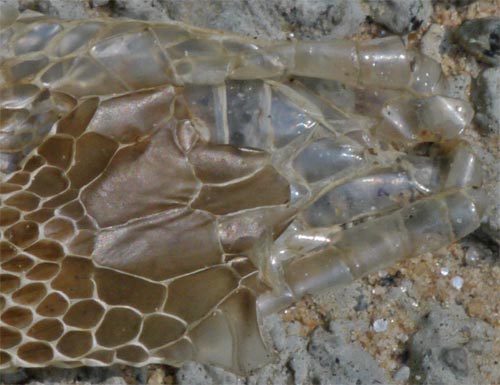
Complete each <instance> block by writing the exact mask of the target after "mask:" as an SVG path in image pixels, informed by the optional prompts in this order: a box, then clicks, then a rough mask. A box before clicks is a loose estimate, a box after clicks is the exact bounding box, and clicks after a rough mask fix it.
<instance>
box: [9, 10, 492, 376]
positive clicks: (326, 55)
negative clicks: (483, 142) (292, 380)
mask: <svg viewBox="0 0 500 385" xmlns="http://www.w3.org/2000/svg"><path fill="white" fill-rule="evenodd" d="M0 22H1V31H0V34H1V40H2V46H1V48H0V57H1V61H2V62H1V67H0V84H1V85H0V87H1V89H0V108H1V110H0V114H1V115H0V118H1V119H0V120H1V128H0V168H1V172H2V174H1V175H2V185H1V186H2V189H1V199H2V200H1V202H2V204H1V208H0V225H1V229H2V239H1V258H2V260H1V262H2V265H1V267H2V271H1V297H0V300H1V301H0V307H1V309H2V310H1V311H2V314H1V317H0V322H1V326H0V332H1V342H0V348H1V353H0V363H1V366H2V367H3V368H5V367H10V366H23V367H37V366H47V365H56V366H70V367H72V366H79V365H91V366H103V365H110V364H113V363H124V364H128V365H136V366H138V365H144V364H147V363H168V364H171V365H177V366H178V365H181V364H182V363H183V362H184V361H186V360H196V361H199V362H202V363H210V364H215V365H218V366H221V367H224V368H226V369H229V370H232V371H235V372H238V373H245V372H248V371H249V370H252V369H254V368H256V367H259V366H261V365H263V364H265V363H266V362H268V361H269V360H270V357H271V356H270V355H269V353H268V350H267V348H266V345H265V343H264V342H263V340H262V337H261V332H260V319H261V317H263V316H264V315H266V314H269V313H272V312H276V311H279V310H281V309H283V308H285V307H287V306H290V305H292V304H293V303H294V302H295V301H297V300H298V299H300V298H302V297H303V296H304V295H307V294H314V293H317V292H319V291H320V290H323V289H325V288H328V287H332V286H337V285H343V284H346V283H349V282H351V281H352V280H354V279H357V278H358V277H361V276H363V275H365V274H367V273H369V272H371V271H374V270H377V269H380V268H382V267H384V266H387V265H389V264H392V263H394V262H395V261H397V260H398V259H402V258H409V257H412V256H416V255H419V254H421V253H424V252H427V251H433V250H436V249H438V248H440V247H443V246H446V245H448V244H450V243H452V242H454V241H455V240H458V239H460V238H461V237H463V236H465V235H467V234H469V233H470V232H472V231H473V230H475V229H476V228H477V227H478V226H479V224H480V220H481V216H482V215H483V211H484V207H485V197H484V193H483V191H482V189H481V186H482V184H483V177H482V171H481V165H480V164H479V161H478V159H477V157H476V155H475V154H474V153H473V151H472V150H471V148H470V146H469V144H468V143H467V142H466V141H464V140H462V139H461V135H462V133H463V131H464V129H465V127H466V126H467V125H468V124H469V123H470V121H471V119H472V116H473V110H472V108H471V107H470V106H469V104H468V103H467V102H464V101H461V100H457V99H452V98H449V97H446V96H443V95H442V94H443V92H444V91H443V90H444V89H445V87H446V79H445V78H444V77H443V75H442V73H441V70H440V67H439V65H438V64H437V63H435V62H434V61H432V60H431V59H429V58H427V57H425V56H424V55H422V54H420V53H419V52H416V51H411V50H410V51H409V50H406V49H405V47H404V44H403V42H402V40H401V39H400V38H399V37H388V38H382V39H374V40H368V41H360V42H350V41H343V40H338V41H321V42H312V41H286V42H269V41H255V40H252V39H247V38H245V37H241V36H236V35H231V34H226V33H221V32H216V31H209V30H203V29H198V28H194V27H189V26H186V25H184V24H180V23H176V22H172V23H153V22H144V21H133V20H115V19H95V20H78V21H66V20H57V19H51V18H47V17H45V16H43V15H40V14H36V13H33V12H25V13H22V14H20V15H19V14H18V13H17V11H15V10H13V9H11V8H2V12H1V20H0Z"/></svg>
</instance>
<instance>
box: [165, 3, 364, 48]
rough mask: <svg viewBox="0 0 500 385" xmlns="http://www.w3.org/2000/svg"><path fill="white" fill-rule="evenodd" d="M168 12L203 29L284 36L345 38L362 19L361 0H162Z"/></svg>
mask: <svg viewBox="0 0 500 385" xmlns="http://www.w3.org/2000/svg"><path fill="white" fill-rule="evenodd" d="M163 4H164V6H165V8H166V10H167V12H168V14H169V15H170V16H171V17H172V18H173V19H175V20H181V21H184V22H187V23H190V24H195V25H198V26H201V27H206V28H215V29H223V30H229V31H233V32H238V33H243V34H245V35H249V36H254V37H260V38H274V39H284V38H286V37H287V36H288V35H289V34H290V33H293V34H294V35H295V36H296V37H301V38H304V37H306V38H321V37H323V36H328V37H339V38H340V37H345V36H350V35H352V34H354V33H355V32H357V30H358V28H359V25H360V24H361V23H362V22H363V21H364V19H365V16H366V15H365V13H364V10H363V8H362V7H361V2H360V0H307V1H306V0H276V1H270V2H267V1H213V2H200V1H197V0H164V1H163Z"/></svg>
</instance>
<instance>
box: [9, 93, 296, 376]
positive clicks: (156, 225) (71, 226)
mask: <svg viewBox="0 0 500 385" xmlns="http://www.w3.org/2000/svg"><path fill="white" fill-rule="evenodd" d="M173 100H174V95H173V94H172V89H169V88H167V89H159V90H154V91H145V92H142V93H137V94H133V95H125V96H119V97H116V98H111V99H108V100H107V101H106V102H103V103H99V101H98V99H97V98H91V99H87V100H84V101H82V102H81V103H80V104H79V105H78V106H77V107H76V108H75V109H74V110H73V111H71V112H70V113H69V114H67V115H66V116H65V117H64V118H62V119H61V120H60V121H59V122H58V125H57V133H56V134H54V135H49V136H48V137H46V138H45V140H44V141H43V142H42V143H41V144H40V145H39V147H38V148H37V151H36V153H34V154H33V155H32V156H31V157H30V158H29V159H27V160H26V163H25V166H24V171H23V172H17V173H16V174H14V176H12V177H11V179H10V182H9V183H10V184H9V185H7V187H4V191H3V193H5V194H9V195H8V198H7V199H6V200H5V204H6V206H5V207H2V226H3V227H2V229H3V234H4V238H5V241H2V246H1V247H2V260H3V259H5V261H4V262H2V268H3V269H4V270H5V273H4V274H2V275H1V276H0V279H1V282H2V293H3V294H5V295H8V296H9V297H10V298H11V300H12V301H13V302H14V303H16V304H17V305H15V306H7V308H6V309H5V310H3V312H2V321H3V322H4V324H6V325H7V326H5V327H2V328H1V329H0V330H1V333H2V340H3V343H2V346H1V347H2V349H14V351H15V354H16V355H17V357H19V359H21V360H23V361H24V362H26V363H27V364H29V365H35V366H36V365H42V364H45V363H50V362H51V360H53V359H54V357H55V356H56V355H57V357H65V358H64V359H63V362H62V363H65V364H66V365H67V366H74V365H75V363H76V362H75V361H74V360H77V361H80V362H82V360H85V359H88V360H90V361H85V362H89V363H90V362H92V363H94V364H95V363H99V364H102V365H106V364H110V363H111V362H114V361H116V360H121V361H122V362H126V363H129V364H140V363H141V362H145V361H146V360H148V359H149V358H150V357H151V356H153V357H156V358H157V359H158V360H163V361H167V362H170V363H172V364H176V363H180V362H182V361H184V360H186V359H188V358H194V357H200V359H209V357H208V356H207V357H205V355H206V354H208V353H205V352H204V351H203V349H202V348H200V347H201V346H204V345H206V344H209V345H210V344H211V342H210V341H207V340H206V338H208V337H207V336H206V334H207V332H206V330H208V329H210V328H212V327H214V326H215V327H217V328H218V330H219V331H220V333H222V335H225V334H224V333H226V334H227V333H231V332H230V330H233V331H235V332H236V333H239V335H237V336H235V338H241V339H244V338H246V335H245V332H244V331H243V330H244V328H245V327H246V326H245V325H246V323H247V322H252V321H250V320H251V319H252V318H251V317H252V315H251V314H248V317H250V318H249V319H248V320H247V319H246V317H242V318H241V319H238V320H236V319H229V318H226V315H225V314H226V313H225V312H224V309H225V308H227V311H228V313H232V312H233V310H235V309H236V311H243V310H244V309H243V308H242V304H241V299H242V298H245V300H244V301H243V303H245V302H247V305H248V304H249V303H251V302H252V301H253V304H250V306H249V307H250V308H254V307H255V306H254V302H255V295H256V292H255V291H253V290H252V291H251V290H248V289H244V286H240V285H241V284H242V283H243V281H242V280H241V277H242V276H243V275H247V274H249V273H251V272H254V271H255V268H254V267H253V265H252V264H249V263H247V264H246V265H245V263H244V261H245V260H246V258H245V257H242V256H240V257H239V259H240V262H238V263H233V264H232V265H224V263H225V261H226V260H227V259H228V258H227V257H226V256H225V252H224V250H223V249H222V247H221V244H220V243H219V240H218V237H217V233H218V229H217V223H216V220H217V216H219V215H224V214H230V213H233V212H237V211H239V210H242V209H247V208H252V207H258V206H261V205H266V204H268V205H269V204H273V205H279V204H282V203H286V202H287V200H288V196H289V188H288V183H287V182H286V181H285V180H284V179H283V178H282V177H280V176H279V175H278V174H277V173H276V171H275V170H274V169H273V168H272V167H271V166H269V156H268V155H267V154H265V153H263V152H260V151H253V150H252V151H246V152H244V153H243V152H242V151H241V150H239V149H236V148H233V147H231V146H227V145H219V146H218V145H213V144H208V143H205V142H204V141H203V140H202V139H201V138H200V137H199V136H198V135H197V133H196V132H194V131H193V129H192V127H191V126H190V125H189V124H188V123H187V121H186V118H187V117H186V116H185V115H184V114H185V113H186V111H187V109H185V108H184V107H183V106H182V103H179V102H177V106H178V108H179V111H178V112H177V113H176V115H177V116H176V118H173V117H171V118H170V119H165V115H164V111H162V112H161V113H158V112H157V111H159V110H158V108H159V107H163V108H165V107H168V106H169V105H170V103H172V101H173ZM141 101H142V102H146V101H147V102H149V104H147V103H144V105H147V106H149V107H147V108H146V110H145V111H144V114H145V116H147V119H148V121H146V123H144V122H139V121H138V122H127V121H126V120H124V122H123V125H122V126H119V125H116V124H114V125H113V126H109V123H108V122H109V120H108V119H109V115H110V114H112V113H113V112H114V111H116V110H119V109H120V108H124V106H126V104H127V103H131V102H134V103H139V102H141ZM148 108H149V109H148ZM181 111H184V112H181ZM160 122H161V126H162V128H161V129H158V128H155V127H156V125H157V124H160ZM236 159H238V161H236ZM221 160H222V161H224V162H225V163H226V164H228V165H232V166H231V167H226V168H224V169H223V171H222V172H220V171H219V170H220V168H219V167H218V165H217V163H218V162H220V161H221ZM213 162H214V163H213ZM234 164H236V165H237V166H233V165H234ZM146 165H147V167H146ZM242 177H243V179H242V180H240V181H237V182H234V183H233V182H232V180H234V179H239V178H242ZM174 179H175V180H176V183H172V180H174ZM146 180H147V181H148V183H145V181H146ZM206 183H216V184H218V185H214V186H209V185H205V184H206ZM8 186H14V188H10V187H8ZM138 186H140V188H137V187H138ZM267 189H270V191H273V193H272V194H263V193H262V192H263V191H265V190H267ZM195 196H197V198H196V199H194V200H193V197H195ZM224 197H226V199H223V198H224ZM221 199H223V201H224V205H223V206H220V204H219V203H216V202H218V201H220V200H221ZM22 218H24V219H22ZM193 233H196V234H197V236H196V238H197V240H198V242H193V241H192V239H193V235H192V234H193ZM145 240H146V241H147V245H148V247H147V248H144V244H145V243H144V242H145ZM250 243H251V242H250ZM225 248H226V246H225ZM233 248H235V247H233ZM245 248H246V247H239V249H245ZM64 250H68V251H69V252H70V253H71V254H69V255H68V254H66V253H65V251H64ZM145 261H146V262H147V263H145ZM245 266H246V267H245ZM193 271H197V272H195V273H192V272H193ZM10 272H12V273H16V275H14V274H10ZM187 273H189V274H187ZM20 274H24V277H25V279H26V281H24V280H23V283H22V284H21V281H20V279H19V278H18V275H20ZM184 274H187V275H184ZM177 276H181V277H179V278H176V277H177ZM25 282H26V283H25ZM207 282H210V283H211V284H210V285H209V286H207V284H206V283H207ZM243 285H244V283H243ZM249 287H254V288H255V285H253V284H252V285H249ZM97 299H98V300H99V301H97ZM179 299H182V300H179ZM25 306H26V307H25ZM245 306H246V305H245ZM233 308H234V309H233ZM238 309H239V310H238ZM33 312H36V314H37V316H38V317H43V318H42V319H37V320H36V321H33V320H34V317H33ZM214 312H215V313H214ZM253 319H255V318H253ZM63 325H67V326H69V327H72V328H76V329H75V330H71V329H70V330H67V331H66V332H65V331H64V330H65V329H64V326H63ZM238 330H239V332H238ZM249 330H254V332H257V333H258V331H257V330H258V329H257V327H256V325H253V326H252V327H250V328H249ZM22 333H25V334H26V335H27V336H29V337H31V338H33V339H35V340H38V341H39V342H27V343H24V344H21V345H19V344H20V343H21V334H22ZM94 337H95V341H96V343H97V345H96V346H94V339H93V338H94ZM227 337H228V338H229V336H227ZM231 338H232V337H231ZM132 341H134V342H132ZM209 345H207V346H209ZM262 349H263V348H262ZM228 351H232V348H230V349H229V350H228ZM262 351H263V350H262ZM9 352H10V350H9ZM2 354H3V357H2V360H3V361H4V362H8V361H10V359H11V357H10V353H7V351H6V352H3V351H2ZM229 354H230V355H231V357H232V355H233V353H229ZM227 359H228V361H227V362H226V363H224V364H227V365H228V367H229V366H232V365H233V363H232V361H231V360H232V359H233V358H227ZM59 360H60V359H59Z"/></svg>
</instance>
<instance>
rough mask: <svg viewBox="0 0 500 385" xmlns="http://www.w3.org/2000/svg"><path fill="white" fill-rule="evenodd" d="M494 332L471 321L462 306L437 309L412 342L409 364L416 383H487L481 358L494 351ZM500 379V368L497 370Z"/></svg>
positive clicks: (483, 324)
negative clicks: (483, 378)
mask: <svg viewBox="0 0 500 385" xmlns="http://www.w3.org/2000/svg"><path fill="white" fill-rule="evenodd" d="M497 342H498V341H495V331H494V329H493V328H492V327H491V326H490V325H488V324H486V323H485V322H483V321H480V320H477V319H469V318H468V317H467V315H466V314H465V312H464V310H463V308H462V307H460V306H458V305H451V306H450V307H449V308H448V309H444V308H442V307H435V308H433V309H432V310H431V312H430V313H429V315H428V316H427V317H426V319H425V320H423V322H422V329H421V330H420V331H418V332H417V333H415V335H414V336H413V337H412V339H411V342H410V348H409V362H410V368H411V369H412V370H413V372H412V378H413V380H414V381H415V383H417V384H457V385H459V384H464V385H466V384H473V383H486V382H487V381H486V380H483V381H480V380H479V379H481V377H482V373H481V372H482V370H484V369H485V368H482V367H481V356H482V355H483V354H488V353H491V352H492V349H493V344H495V343H497ZM497 370H498V372H497V373H496V374H497V375H498V376H497V379H500V368H497Z"/></svg>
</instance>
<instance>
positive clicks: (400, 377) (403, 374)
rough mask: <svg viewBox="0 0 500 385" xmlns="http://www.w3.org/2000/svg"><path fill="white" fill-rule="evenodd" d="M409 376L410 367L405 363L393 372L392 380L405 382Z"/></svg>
mask: <svg viewBox="0 0 500 385" xmlns="http://www.w3.org/2000/svg"><path fill="white" fill-rule="evenodd" d="M409 378H410V368H409V367H408V366H406V365H404V366H402V367H401V368H400V369H399V370H398V371H397V372H396V373H395V374H394V380H395V381H398V382H406V381H408V379H409Z"/></svg>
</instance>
